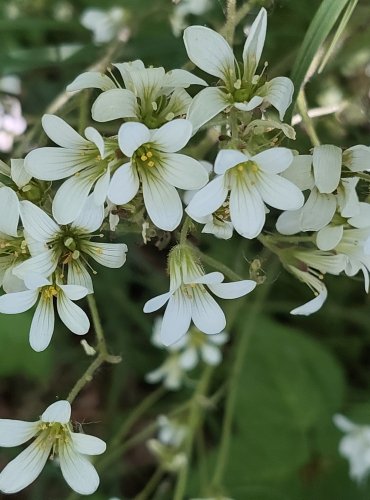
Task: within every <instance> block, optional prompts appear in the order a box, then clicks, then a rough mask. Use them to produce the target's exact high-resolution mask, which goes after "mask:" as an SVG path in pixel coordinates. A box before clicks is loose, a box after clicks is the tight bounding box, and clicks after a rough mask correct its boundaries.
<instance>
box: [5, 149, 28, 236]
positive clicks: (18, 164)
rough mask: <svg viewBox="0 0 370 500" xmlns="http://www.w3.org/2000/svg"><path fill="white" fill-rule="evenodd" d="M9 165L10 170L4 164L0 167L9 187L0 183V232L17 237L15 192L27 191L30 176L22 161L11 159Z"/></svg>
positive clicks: (17, 211) (17, 218) (16, 197)
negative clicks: (7, 179)
mask: <svg viewBox="0 0 370 500" xmlns="http://www.w3.org/2000/svg"><path fill="white" fill-rule="evenodd" d="M1 163H2V162H1ZM10 165H11V167H10V168H9V167H8V165H6V164H5V163H2V165H1V167H2V168H1V173H2V174H3V175H5V176H6V177H8V178H9V184H10V185H9V186H5V185H1V183H0V214H1V216H0V232H1V233H5V234H7V235H9V236H15V237H17V236H18V224H19V199H18V195H17V191H19V192H21V193H22V192H26V191H27V190H29V188H30V186H29V182H30V180H31V176H30V175H29V174H28V173H27V172H26V170H25V168H24V160H13V159H12V160H11V163H10ZM23 194H24V193H23Z"/></svg>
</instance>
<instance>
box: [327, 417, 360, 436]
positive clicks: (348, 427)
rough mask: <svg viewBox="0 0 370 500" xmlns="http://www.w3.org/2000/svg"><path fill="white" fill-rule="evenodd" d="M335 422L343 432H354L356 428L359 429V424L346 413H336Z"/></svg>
mask: <svg viewBox="0 0 370 500" xmlns="http://www.w3.org/2000/svg"><path fill="white" fill-rule="evenodd" d="M333 422H334V424H335V425H336V427H338V429H339V430H341V431H343V432H352V431H354V430H355V429H358V425H356V424H354V423H353V422H351V420H349V418H347V417H345V416H344V415H340V414H339V413H336V414H335V415H334V416H333Z"/></svg>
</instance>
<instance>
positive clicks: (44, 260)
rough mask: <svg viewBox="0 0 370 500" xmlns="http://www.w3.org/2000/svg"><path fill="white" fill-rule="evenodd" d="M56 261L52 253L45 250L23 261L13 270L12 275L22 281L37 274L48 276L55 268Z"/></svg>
mask: <svg viewBox="0 0 370 500" xmlns="http://www.w3.org/2000/svg"><path fill="white" fill-rule="evenodd" d="M57 264H58V261H57V260H56V259H55V256H54V251H53V250H47V251H46V252H42V253H40V254H38V255H35V257H31V258H30V259H27V260H25V261H24V262H22V263H21V264H19V265H18V266H16V267H15V268H14V269H13V273H14V274H15V275H16V276H18V278H21V279H24V278H25V277H26V276H27V275H28V274H34V273H35V272H37V274H39V275H41V276H44V277H46V276H50V275H51V274H53V272H54V271H55V269H56V267H57Z"/></svg>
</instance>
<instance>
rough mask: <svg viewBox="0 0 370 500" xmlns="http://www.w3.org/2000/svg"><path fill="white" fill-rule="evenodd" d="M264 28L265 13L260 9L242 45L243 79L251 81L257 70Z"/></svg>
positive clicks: (263, 40) (265, 24)
mask: <svg viewBox="0 0 370 500" xmlns="http://www.w3.org/2000/svg"><path fill="white" fill-rule="evenodd" d="M266 28H267V12H266V9H264V8H262V9H261V10H260V11H259V13H258V16H257V17H256V19H255V20H254V22H253V24H252V26H251V27H250V30H249V33H248V37H247V39H246V41H245V44H244V49H243V61H244V77H245V78H247V79H251V78H252V77H253V76H254V74H255V72H256V70H257V66H258V63H259V61H260V58H261V54H262V50H263V46H264V44H265V38H266Z"/></svg>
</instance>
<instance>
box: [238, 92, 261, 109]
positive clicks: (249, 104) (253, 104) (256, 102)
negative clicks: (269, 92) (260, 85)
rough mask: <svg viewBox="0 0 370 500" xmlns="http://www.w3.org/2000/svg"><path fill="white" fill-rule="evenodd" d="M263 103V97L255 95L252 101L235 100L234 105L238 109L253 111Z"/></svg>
mask: <svg viewBox="0 0 370 500" xmlns="http://www.w3.org/2000/svg"><path fill="white" fill-rule="evenodd" d="M262 103H263V97H261V96H259V95H255V96H253V97H252V99H251V100H250V101H245V102H235V103H234V107H235V108H236V109H240V110H241V111H252V110H253V109H256V108H257V106H260V105H261V104H262Z"/></svg>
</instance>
